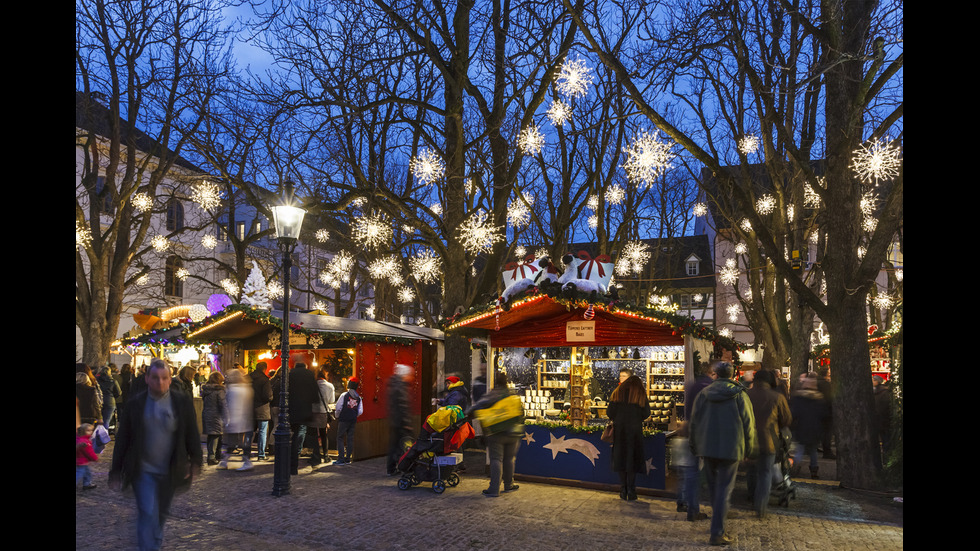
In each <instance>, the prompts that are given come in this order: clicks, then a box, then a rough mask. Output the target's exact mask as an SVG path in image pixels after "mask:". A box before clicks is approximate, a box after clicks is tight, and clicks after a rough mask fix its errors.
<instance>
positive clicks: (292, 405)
mask: <svg viewBox="0 0 980 551" xmlns="http://www.w3.org/2000/svg"><path fill="white" fill-rule="evenodd" d="M318 401H320V396H319V394H318V390H317V386H316V375H314V374H313V372H312V371H310V370H309V369H306V368H303V367H294V368H293V369H291V370H290V371H289V422H290V423H294V424H297V425H304V424H306V423H308V422H309V421H310V420H312V419H313V403H314V402H318Z"/></svg>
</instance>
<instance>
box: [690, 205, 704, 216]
mask: <svg viewBox="0 0 980 551" xmlns="http://www.w3.org/2000/svg"><path fill="white" fill-rule="evenodd" d="M692 212H694V216H704V215H706V214H708V205H705V204H704V203H696V204H695V205H694V210H693V211H692Z"/></svg>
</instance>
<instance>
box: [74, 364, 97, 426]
mask: <svg viewBox="0 0 980 551" xmlns="http://www.w3.org/2000/svg"><path fill="white" fill-rule="evenodd" d="M100 395H101V393H100V392H99V390H98V388H97V387H94V386H92V385H91V384H89V382H88V376H87V375H86V374H84V373H76V374H75V398H76V399H78V417H79V418H80V419H81V421H82V422H83V423H95V422H96V421H98V420H100V419H102V400H100V399H99V398H100Z"/></svg>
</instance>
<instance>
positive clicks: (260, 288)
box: [242, 260, 272, 310]
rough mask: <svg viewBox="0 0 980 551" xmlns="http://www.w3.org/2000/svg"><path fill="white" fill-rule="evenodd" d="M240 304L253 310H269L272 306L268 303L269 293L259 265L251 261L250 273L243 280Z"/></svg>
mask: <svg viewBox="0 0 980 551" xmlns="http://www.w3.org/2000/svg"><path fill="white" fill-rule="evenodd" d="M242 304H245V305H247V306H251V307H253V308H261V309H263V310H271V309H272V304H271V303H270V302H269V293H268V291H267V290H266V288H265V278H264V277H263V276H262V270H260V269H259V264H258V263H257V262H256V261H254V260H253V261H252V271H250V272H249V273H248V279H246V280H245V287H244V288H243V289H242Z"/></svg>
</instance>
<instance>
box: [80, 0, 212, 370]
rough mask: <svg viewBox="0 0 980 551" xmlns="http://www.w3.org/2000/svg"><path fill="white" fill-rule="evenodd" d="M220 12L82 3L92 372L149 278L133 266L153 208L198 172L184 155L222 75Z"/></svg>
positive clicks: (84, 249)
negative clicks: (130, 298) (167, 187)
mask: <svg viewBox="0 0 980 551" xmlns="http://www.w3.org/2000/svg"><path fill="white" fill-rule="evenodd" d="M218 8H219V6H218V5H217V4H216V3H213V2H184V1H171V0H143V1H139V2H110V1H105V0H93V1H91V2H81V1H80V2H76V4H75V46H76V55H75V86H76V111H75V115H76V138H75V143H76V152H77V153H76V155H77V159H78V160H77V166H78V168H77V173H76V178H77V181H78V182H79V183H78V184H77V186H76V201H75V221H76V232H77V235H78V236H80V237H81V238H82V241H79V242H78V243H77V245H79V246H78V247H77V248H76V254H75V324H76V326H77V327H78V328H79V330H80V332H81V334H82V337H83V340H84V349H83V351H82V361H84V362H86V363H89V364H92V365H98V364H101V363H104V362H105V361H106V360H107V358H108V355H109V346H110V344H111V342H112V341H113V339H115V338H116V334H117V331H118V326H119V319H120V315H121V313H122V310H123V307H124V302H125V300H126V296H127V292H128V291H129V290H130V289H131V287H132V286H133V285H134V283H135V282H136V281H137V280H138V278H139V277H140V276H142V275H144V274H145V273H146V271H147V269H148V268H147V267H146V266H143V267H137V266H139V262H140V257H141V255H143V254H145V252H146V251H147V250H148V248H149V247H148V244H147V243H146V240H147V237H148V232H149V231H150V228H151V223H150V221H151V213H152V211H147V210H145V209H144V207H145V203H146V201H150V202H153V201H156V200H158V195H159V194H160V192H161V191H162V188H161V186H163V185H164V182H166V181H168V180H180V179H181V178H185V177H188V176H190V175H193V174H195V173H196V170H195V169H194V168H193V167H191V166H188V165H187V163H186V162H184V161H182V160H181V157H180V155H181V153H182V151H183V150H184V147H185V145H186V143H187V139H188V134H189V133H192V132H193V131H194V129H195V128H196V125H197V121H199V113H200V111H201V108H202V106H204V105H206V104H207V103H208V102H209V101H211V98H212V97H213V96H214V95H215V94H216V93H217V88H216V86H215V83H216V78H217V76H218V75H219V74H221V73H222V72H223V71H224V70H225V65H224V63H223V59H224V58H223V57H222V51H221V49H222V47H223V44H224V35H223V31H222V29H221V27H220V23H221V21H220V19H219V15H220V14H219V10H218ZM177 121H181V122H182V123H183V124H182V127H181V128H180V129H178V127H177ZM137 199H139V201H138V202H139V203H140V204H142V205H143V206H142V207H141V208H137V207H135V206H134V202H137V201H136V200H137Z"/></svg>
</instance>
